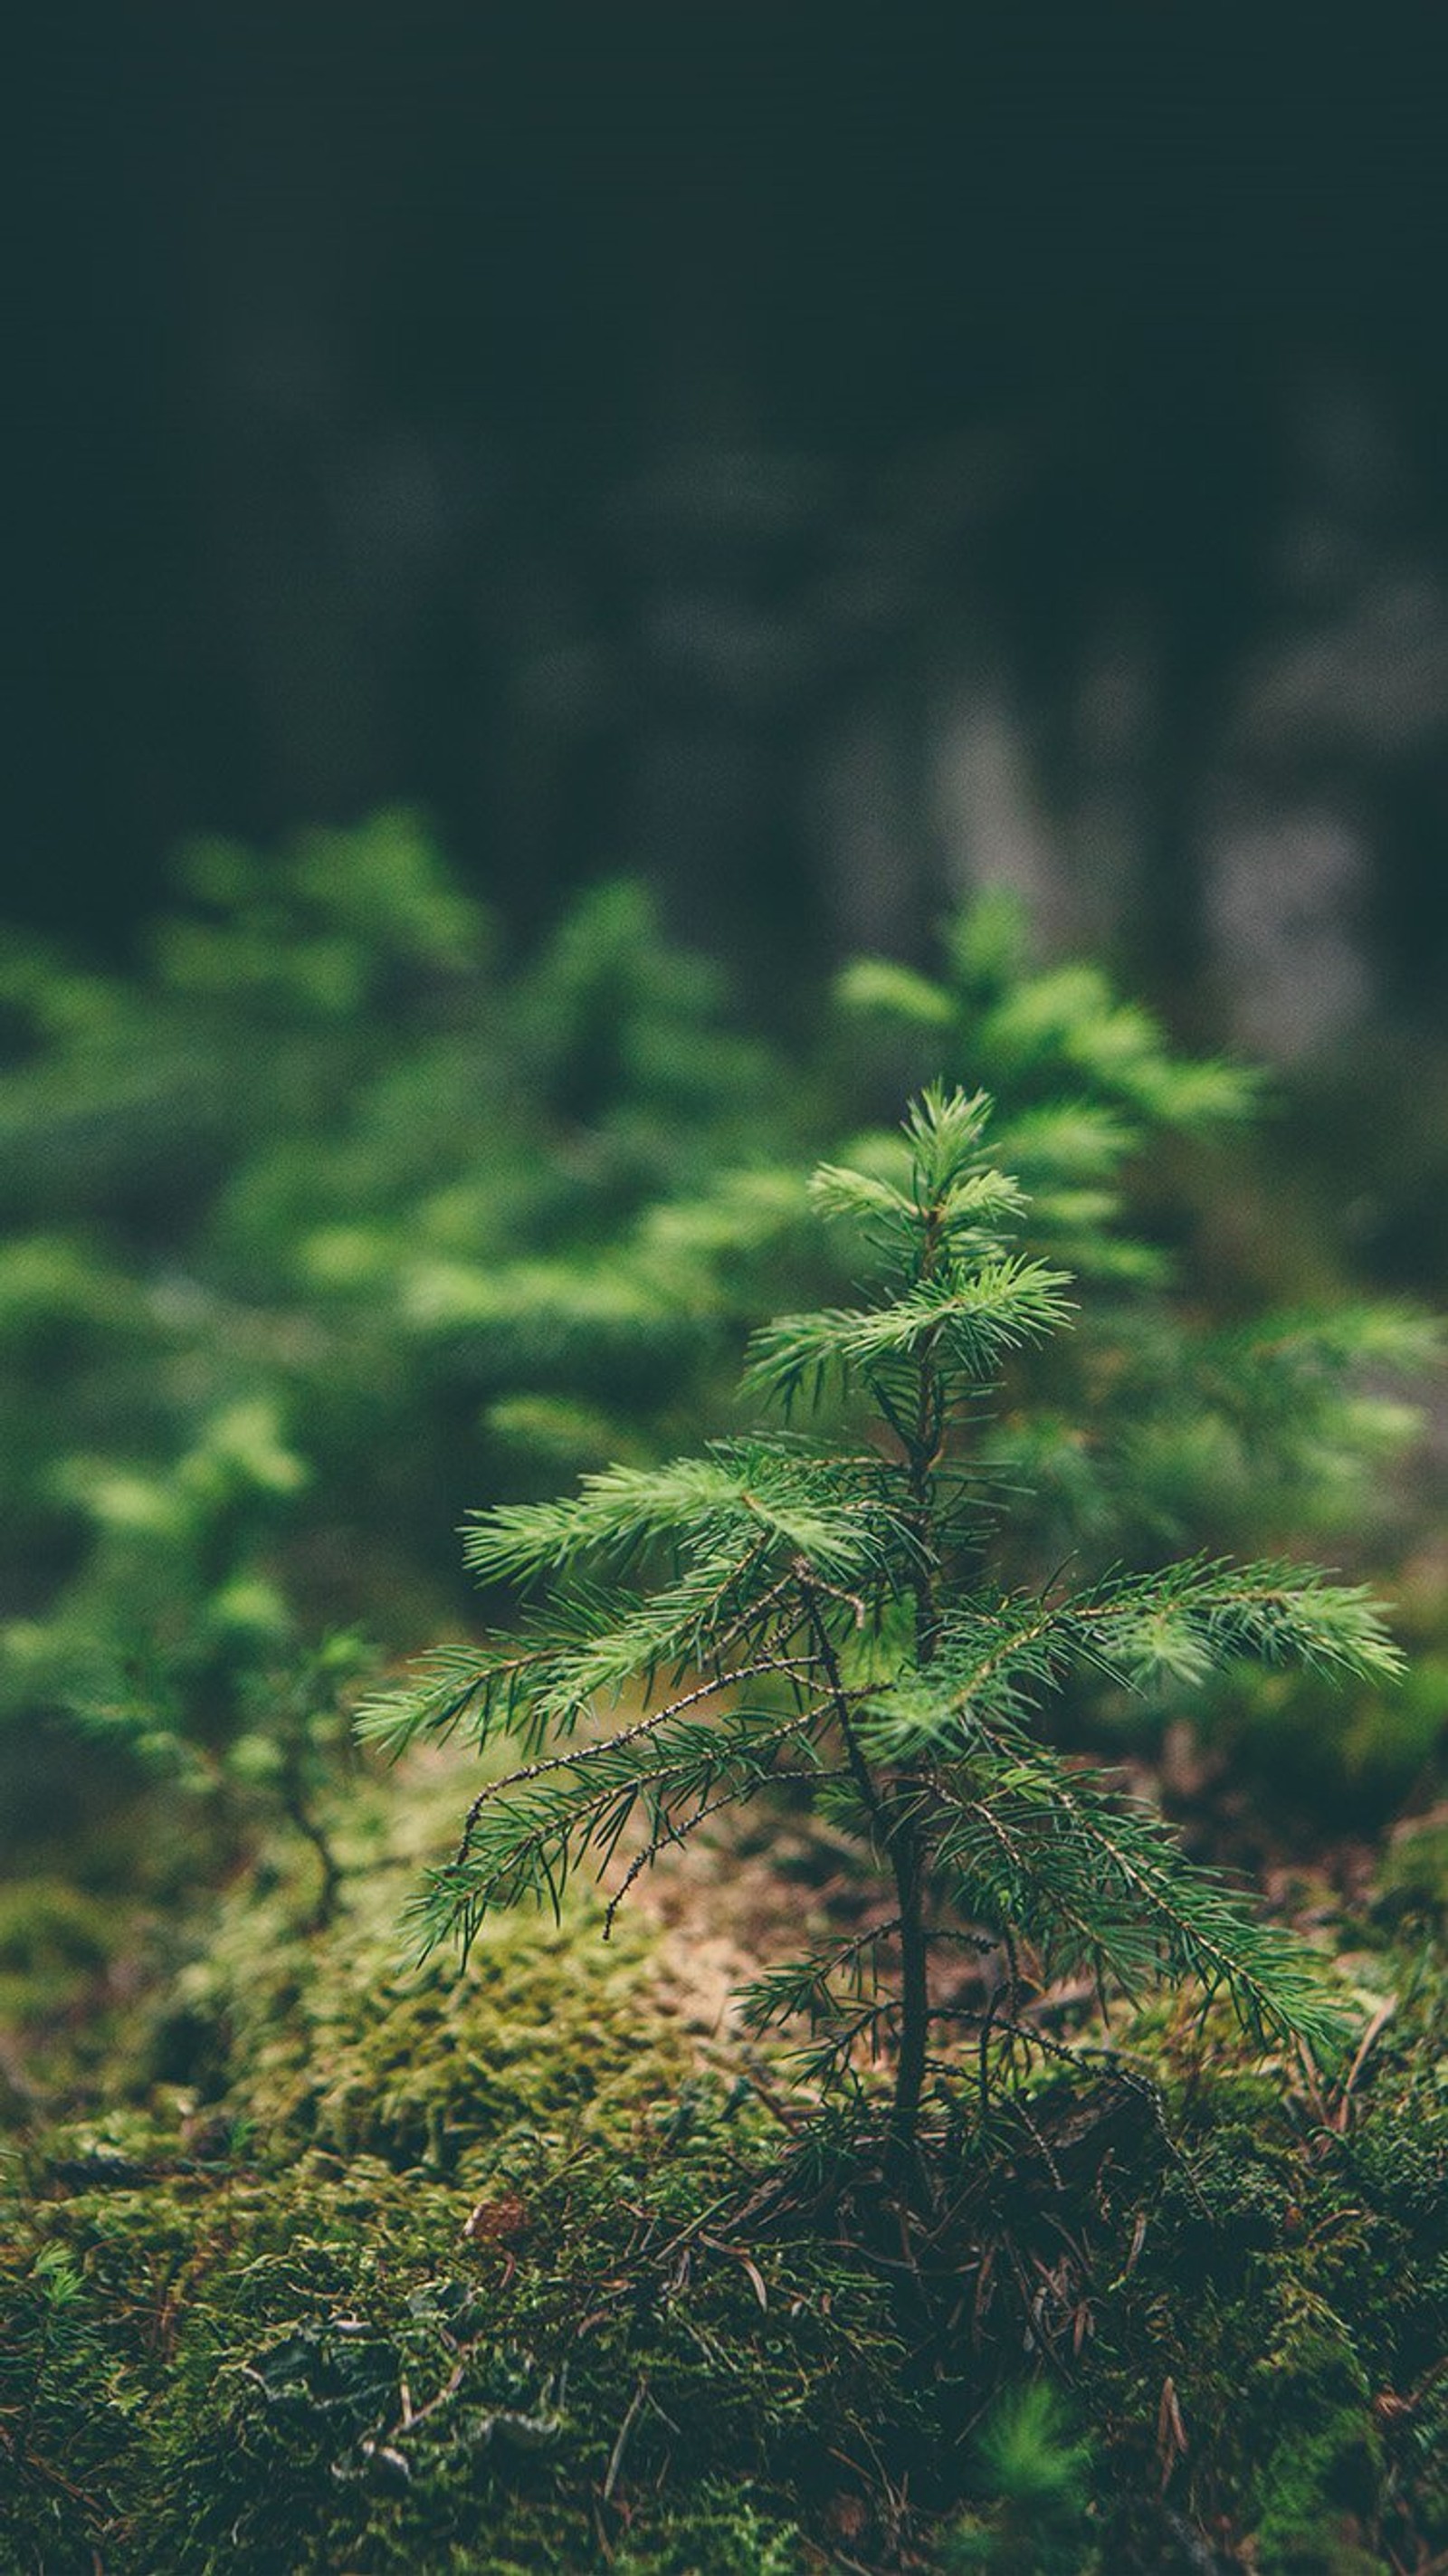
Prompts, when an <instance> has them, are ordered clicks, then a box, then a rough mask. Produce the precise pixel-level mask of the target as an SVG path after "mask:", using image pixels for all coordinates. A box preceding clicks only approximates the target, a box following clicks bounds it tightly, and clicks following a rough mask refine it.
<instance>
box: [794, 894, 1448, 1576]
mask: <svg viewBox="0 0 1448 2576" xmlns="http://www.w3.org/2000/svg"><path fill="white" fill-rule="evenodd" d="M836 999H837V1003H838V1006H839V1010H840V1014H841V1018H842V1021H843V1024H844V1027H845V1030H846V1031H847V1033H848V1057H847V1058H845V1057H844V1056H843V1054H842V1061H841V1080H842V1081H844V1080H847V1079H853V1080H854V1081H855V1082H857V1083H858V1082H859V1080H860V1078H861V1074H862V1073H864V1074H865V1075H867V1076H868V1075H869V1074H870V1072H871V1070H872V1069H873V1072H874V1075H875V1077H876V1078H877V1079H878V1080H880V1081H881V1082H882V1083H885V1082H887V1083H888V1092H887V1094H886V1096H888V1097H890V1098H898V1096H899V1091H900V1089H901V1088H902V1087H903V1086H905V1085H913V1084H914V1083H915V1082H917V1081H919V1080H921V1079H923V1078H924V1077H925V1076H926V1075H927V1074H928V1073H930V1072H931V1071H932V1070H933V1069H935V1068H936V1067H940V1066H943V1067H944V1068H945V1071H946V1072H947V1074H950V1075H956V1076H963V1075H964V1074H965V1072H966V1070H967V1069H968V1071H969V1076H970V1079H971V1081H972V1082H973V1083H980V1084H982V1085H984V1087H985V1088H986V1089H987V1090H988V1091H989V1092H990V1094H991V1097H992V1099H993V1101H994V1102H995V1124H994V1129H993V1133H994V1137H995V1148H996V1152H997V1154H998V1155H999V1157H1000V1158H1001V1160H1002V1162H1003V1163H1005V1164H1006V1165H1007V1167H1008V1168H1009V1169H1010V1170H1011V1171H1013V1172H1014V1173H1016V1174H1017V1175H1018V1176H1019V1178H1020V1181H1021V1183H1022V1185H1023V1187H1024V1188H1025V1190H1026V1191H1027V1192H1028V1193H1029V1200H1030V1204H1029V1208H1028V1210H1027V1211H1026V1214H1025V1217H1024V1236H1023V1240H1024V1243H1025V1247H1026V1249H1028V1250H1029V1251H1032V1252H1035V1253H1038V1254H1040V1255H1041V1256H1042V1257H1044V1258H1045V1259H1047V1260H1049V1261H1055V1262H1059V1263H1061V1264H1062V1265H1063V1266H1065V1267H1066V1268H1069V1269H1070V1270H1071V1271H1072V1273H1073V1274H1074V1275H1075V1276H1076V1277H1077V1278H1078V1279H1080V1280H1081V1281H1082V1282H1084V1283H1087V1284H1089V1287H1090V1290H1091V1294H1090V1296H1089V1298H1088V1299H1086V1300H1084V1301H1083V1306H1082V1313H1081V1319H1080V1325H1079V1329H1078V1330H1076V1331H1075V1332H1073V1333H1072V1334H1071V1335H1070V1336H1068V1337H1066V1338H1065V1339H1063V1340H1056V1341H1053V1342H1052V1343H1050V1344H1049V1345H1048V1346H1046V1348H1045V1349H1044V1350H1042V1351H1041V1352H1040V1353H1039V1354H1038V1355H1031V1356H1029V1357H1028V1360H1027V1362H1026V1365H1025V1367H1024V1368H1023V1369H1022V1370H1021V1371H1020V1372H1018V1373H1017V1378H1016V1381H1015V1382H1013V1384H1012V1385H1011V1386H1010V1387H1008V1388H1007V1390H1006V1391H1005V1396H1004V1399H1003V1401H1002V1402H1001V1403H1000V1404H999V1405H998V1406H997V1408H996V1411H995V1418H994V1421H993V1424H992V1427H991V1431H990V1434H989V1439H988V1444H987V1445H988V1449H989V1454H990V1456H991V1458H992V1460H993V1461H994V1463H995V1464H996V1466H997V1468H998V1470H999V1472H1000V1473H1001V1475H1002V1476H1003V1477H1005V1478H1008V1479H1010V1480H1011V1481H1013V1482H1014V1483H1016V1484H1017V1485H1018V1486H1019V1487H1020V1488H1021V1489H1022V1491H1023V1493H1024V1494H1026V1495H1029V1496H1030V1497H1031V1500H1030V1501H1029V1504H1028V1505H1027V1506H1026V1507H1025V1508H1023V1509H1022V1510H1021V1511H1020V1512H1019V1513H1018V1514H1017V1516H1016V1518H1015V1521H1014V1524H1013V1527H1012V1530H1011V1533H1010V1543H1011V1566H1012V1569H1013V1571H1014V1572H1015V1573H1017V1574H1018V1575H1024V1574H1025V1573H1027V1572H1028V1571H1031V1570H1037V1571H1039V1570H1040V1569H1041V1568H1042V1567H1044V1566H1046V1565H1049V1564H1052V1563H1055V1562H1056V1561H1057V1560H1058V1559H1059V1558H1060V1556H1062V1555H1063V1554H1065V1553H1067V1552H1068V1551H1069V1552H1074V1553H1076V1554H1077V1555H1079V1556H1081V1557H1084V1558H1085V1559H1086V1560H1088V1561H1090V1562H1092V1563H1094V1564H1096V1565H1098V1566H1103V1567H1104V1566H1105V1565H1107V1564H1109V1563H1111V1562H1112V1561H1113V1560H1115V1559H1116V1558H1118V1557H1120V1558H1127V1559H1130V1560H1131V1561H1133V1562H1135V1563H1151V1562H1153V1561H1155V1560H1156V1559H1159V1557H1160V1556H1161V1555H1162V1554H1163V1553H1169V1552H1171V1551H1173V1550H1175V1549H1177V1548H1179V1547H1180V1546H1182V1545H1183V1544H1184V1543H1191V1542H1192V1541H1195V1542H1197V1543H1202V1542H1204V1541H1205V1542H1206V1543H1208V1544H1210V1545H1211V1546H1213V1547H1219V1548H1222V1549H1223V1550H1233V1551H1236V1550H1239V1549H1247V1550H1254V1549H1256V1548H1258V1547H1261V1546H1263V1545H1264V1544H1265V1545H1267V1546H1280V1545H1281V1544H1283V1543H1284V1541H1285V1540H1289V1539H1290V1540H1292V1541H1293V1542H1296V1541H1297V1540H1299V1539H1306V1540H1309V1541H1311V1542H1317V1543H1321V1542H1322V1541H1324V1540H1326V1541H1330V1542H1331V1543H1332V1544H1333V1545H1334V1546H1336V1545H1337V1544H1339V1543H1340V1542H1341V1541H1342V1540H1344V1539H1348V1538H1350V1539H1351V1540H1352V1542H1353V1543H1354V1544H1355V1545H1360V1544H1361V1542H1362V1539H1363V1536H1364V1534H1365V1533H1368V1532H1371V1533H1373V1535H1375V1536H1378V1537H1381V1530H1382V1520H1383V1511H1384V1501H1385V1495H1386V1491H1387V1488H1386V1483H1385V1478H1384V1473H1383V1470H1384V1468H1385V1466H1387V1465H1388V1464H1390V1463H1391V1461H1392V1460H1393V1459H1394V1458H1395V1457H1397V1456H1399V1455H1401V1453H1402V1452H1403V1450H1404V1448H1405V1447H1406V1446H1407V1445H1408V1443H1409V1442H1410V1441H1411V1440H1412V1438H1413V1436H1414V1433H1415V1431H1416V1429H1417V1428H1418V1418H1417V1415H1416V1414H1415V1412H1414V1409H1413V1407H1412V1405H1411V1404H1410V1403H1405V1402H1404V1401H1403V1400H1402V1398H1401V1395H1400V1394H1399V1393H1398V1392H1397V1387H1398V1386H1401V1385H1402V1384H1403V1383H1404V1382H1406V1383H1407V1384H1408V1385H1409V1386H1411V1385H1412V1384H1413V1383H1414V1381H1421V1378H1422V1376H1423V1373H1424V1372H1425V1371H1426V1370H1427V1369H1429V1368H1430V1367H1431V1366H1432V1365H1433V1364H1434V1362H1435V1360H1437V1359H1439V1358H1441V1337H1440V1334H1439V1331H1438V1328H1437V1326H1436V1324H1435V1322H1434V1321H1433V1319H1432V1318H1431V1317H1429V1316H1427V1315H1425V1314H1424V1313H1423V1312H1422V1311H1421V1310H1419V1309H1416V1308H1414V1307H1412V1306H1410V1305H1408V1304H1405V1303H1401V1302H1397V1301H1392V1300H1388V1299H1383V1298H1377V1299H1373V1300H1371V1301H1364V1300H1361V1299H1359V1300H1352V1299H1349V1298H1347V1297H1346V1296H1344V1295H1343V1294H1342V1293H1341V1292H1340V1291H1336V1292H1335V1291H1334V1284H1333V1283H1332V1282H1331V1280H1330V1279H1329V1281H1328V1282H1327V1283H1326V1285H1327V1300H1324V1302H1321V1303H1307V1302H1303V1301H1302V1292H1301V1288H1300V1286H1299V1285H1298V1283H1297V1281H1296V1280H1295V1279H1294V1281H1293V1283H1292V1287H1291V1289H1290V1292H1289V1294H1290V1299H1291V1302H1290V1303H1289V1304H1288V1305H1287V1306H1286V1307H1285V1308H1278V1309H1277V1310H1276V1311H1268V1312H1265V1313H1262V1312H1259V1311H1255V1310H1258V1309H1260V1308H1262V1307H1263V1306H1264V1305H1266V1304H1267V1301H1268V1299H1269V1297H1271V1296H1272V1295H1273V1294H1280V1286H1279V1284H1278V1281H1276V1280H1273V1281H1271V1282H1270V1283H1269V1281H1267V1280H1265V1279H1264V1280H1262V1281H1259V1282H1255V1283H1254V1282H1252V1281H1251V1280H1250V1279H1249V1278H1245V1277H1244V1275H1243V1271H1244V1261H1243V1255H1244V1251H1245V1248H1246V1247H1245V1244H1244V1242H1243V1240H1242V1239H1241V1229H1240V1225H1239V1223H1238V1221H1237V1220H1236V1219H1235V1218H1234V1217H1233V1216H1232V1215H1231V1214H1230V1213H1227V1212H1226V1211H1227V1208H1228V1206H1229V1199H1230V1196H1231V1195H1235V1192H1236V1190H1237V1189H1239V1188H1240V1186H1241V1181H1242V1178H1243V1176H1244V1173H1245V1172H1249V1171H1250V1165H1249V1164H1245V1163H1244V1159H1243V1157H1242V1155H1241V1152H1240V1150H1239V1151H1238V1153H1237V1155H1236V1157H1235V1160H1234V1163H1233V1165H1232V1166H1231V1169H1230V1171H1229V1172H1223V1171H1220V1170H1219V1171H1218V1172H1217V1174H1216V1176H1215V1179H1214V1178H1213V1177H1212V1175H1211V1167H1210V1161H1209V1158H1208V1156H1207V1153H1206V1149H1207V1148H1208V1147H1210V1146H1212V1145H1214V1144H1218V1143H1220V1142H1222V1141H1224V1140H1227V1141H1230V1140H1233V1139H1241V1138H1243V1137H1244V1136H1246V1135H1249V1134H1250V1131H1251V1129H1252V1127H1253V1125H1254V1124H1255V1123H1256V1122H1257V1120H1258V1117H1259V1114H1260V1111H1261V1108H1262V1105H1263V1103H1262V1093H1263V1083H1262V1079H1261V1077H1260V1076H1259V1075H1258V1074H1257V1073H1256V1072H1255V1071H1254V1070H1253V1069H1252V1068H1251V1067H1248V1066H1244V1065H1240V1064H1237V1063H1234V1062H1231V1061H1229V1060H1226V1059H1223V1058H1218V1057H1205V1058H1203V1057H1193V1056H1188V1055H1184V1054H1182V1053H1181V1052H1179V1051H1178V1050H1177V1048H1175V1047H1174V1046H1173V1045H1172V1043H1171V1042H1170V1040H1169V1039H1168V1037H1167V1034H1166V1032H1165V1030H1164V1029H1163V1028H1162V1027H1161V1025H1160V1023H1159V1022H1158V1021H1157V1020H1156V1019H1155V1017H1154V1016H1153V1014H1152V1013H1151V1012H1150V1011H1148V1010H1146V1009H1145V1008H1144V1007H1143V1006H1142V1005H1141V1004H1140V1003H1138V1002H1135V1001H1131V1000H1126V999H1123V998H1122V996H1121V995H1120V994H1119V993H1117V992H1116V991H1115V990H1114V988H1113V986H1112V984H1111V982H1110V980H1109V978H1108V977H1107V975H1106V974H1105V973H1104V972H1103V970H1102V969H1101V967H1099V966H1098V965H1096V964H1095V963H1093V962H1090V961H1087V960H1068V961H1066V962H1064V963H1055V964H1050V965H1046V966H1038V965H1035V964H1033V963H1032V961H1031V957H1030V943H1029V938H1028V930H1027V923H1026V919H1025V916H1024V914H1023V912H1022V909H1021V907H1020V905H1019V904H1018V902H1017V901H1016V900H1015V899H1014V898H1013V897H1012V896H1011V895H1010V894H1008V893H1007V892H1005V891H1004V890H1001V889H996V890H994V891H992V892H989V893H986V894H982V895H979V896H977V897H976V898H975V899H974V900H973V901H971V902H969V903H967V904H965V905H963V906H962V907H961V908H960V910H959V911H958V912H957V913H956V914H955V916H954V917H953V919H952V920H951V921H950V922H949V923H947V925H946V928H945V932H944V937H943V940H942V955H941V967H940V972H939V974H938V975H936V976H924V975H921V974H918V973H916V972H914V971H913V970H911V969H908V968H905V967H902V966H900V965H898V964H896V963H893V962H891V961H890V960H887V959H883V958H862V959H858V960H857V961H856V962H855V963H854V964H853V965H852V966H850V967H849V968H848V969H847V970H846V971H845V973H844V975H843V976H842V977H841V978H840V981H839V984H838V987H837V993H836ZM846 1062H847V1063H848V1066H849V1068H850V1071H849V1074H848V1075H846V1073H845V1064H846ZM851 1159H852V1160H854V1161H856V1162H859V1161H862V1160H863V1161H864V1162H865V1163H866V1164H867V1165H868V1168H869V1170H870V1171H871V1172H872V1173H875V1174H877V1175H878V1176H879V1177H880V1179H881V1180H882V1181H883V1182H887V1183H888V1182H898V1181H899V1180H900V1179H901V1177H902V1174H901V1165H902V1156H901V1151H900V1147H899V1143H898V1140H896V1139H894V1138H892V1137H891V1136H889V1135H888V1134H867V1135H865V1136H861V1137H858V1138H857V1139H856V1140H855V1141H854V1143H853V1145H852V1148H851ZM1224 1216H1225V1237H1226V1239H1225V1241H1223V1235H1224ZM1214 1236H1215V1238H1216V1243H1215V1249H1214V1247H1213V1237H1214ZM1184 1255H1185V1256H1186V1257H1185V1258H1184ZM1301 1265H1302V1251H1301V1247H1298V1248H1297V1250H1296V1251H1295V1252H1294V1253H1292V1254H1289V1256H1288V1262H1287V1267H1288V1270H1289V1273H1290V1272H1291V1270H1292V1269H1293V1267H1294V1266H1296V1267H1298V1268H1299V1269H1300V1267H1301ZM1268 1267H1269V1269H1270V1267H1271V1264H1270V1261H1269V1262H1268ZM1204 1280H1205V1282H1206V1283H1207V1293H1206V1295H1205V1296H1204V1294H1203V1283H1204ZM1312 1284H1313V1285H1316V1282H1314V1283H1312ZM1244 1296H1245V1298H1246V1299H1249V1300H1250V1304H1251V1307H1252V1309H1253V1310H1254V1311H1253V1312H1252V1315H1251V1319H1250V1321H1243V1320H1241V1319H1240V1315H1238V1316H1232V1315H1231V1313H1230V1310H1231V1309H1232V1308H1237V1309H1239V1310H1240V1309H1241V1308H1242V1306H1243V1303H1244ZM1329 1300H1330V1302H1328V1301H1329ZM1224 1304H1225V1305H1226V1306H1227V1308H1228V1310H1229V1314H1228V1317H1227V1318H1225V1319H1224V1317H1223V1315H1222V1312H1221V1308H1222V1307H1223V1305H1224ZM1395 1381H1396V1382H1397V1383H1396V1385H1395V1383H1394V1382H1395Z"/></svg>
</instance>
